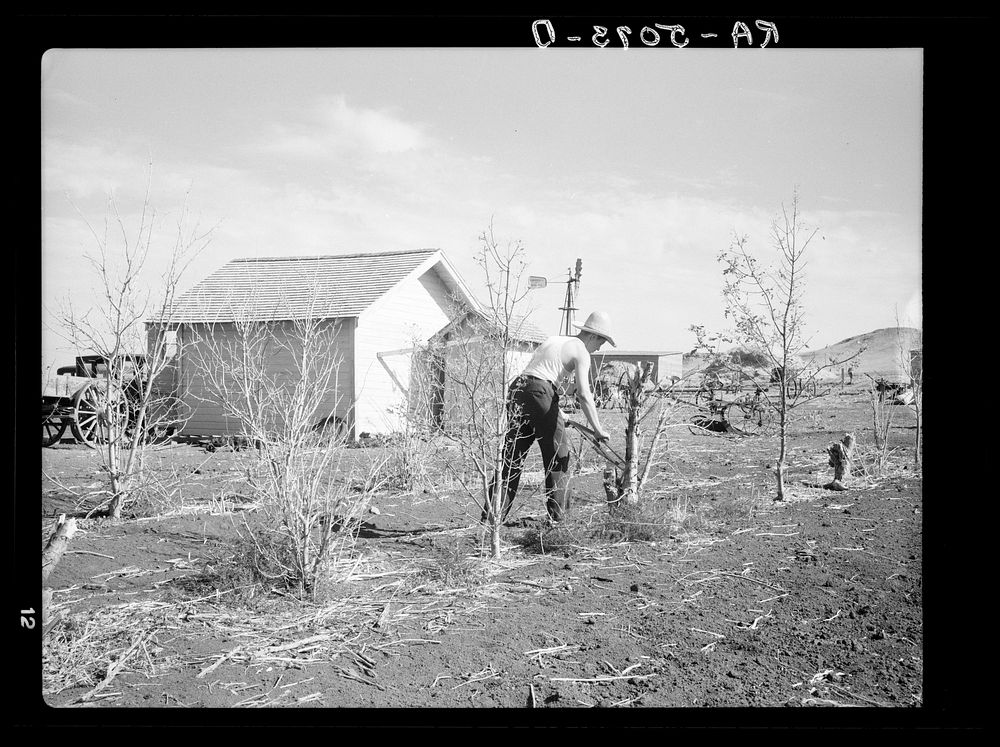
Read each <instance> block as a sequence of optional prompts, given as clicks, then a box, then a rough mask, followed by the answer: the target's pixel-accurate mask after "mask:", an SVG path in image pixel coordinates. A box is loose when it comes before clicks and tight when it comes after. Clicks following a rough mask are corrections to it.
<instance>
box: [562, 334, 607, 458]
mask: <svg viewBox="0 0 1000 747" xmlns="http://www.w3.org/2000/svg"><path fill="white" fill-rule="evenodd" d="M571 368H572V369H573V370H574V371H575V372H576V398H577V400H578V401H579V402H580V409H581V410H583V414H584V415H586V416H587V420H588V421H590V427H591V428H593V429H594V433H596V434H597V437H598V438H599V439H604V440H606V439H609V438H611V434H610V433H608V432H607V431H605V430H604V429H603V428H602V427H601V422H600V420H598V418H597V405H595V404H594V395H593V393H592V392H591V391H590V353H588V352H587V348H585V347H584V346H583V344H582V343H581V344H580V345H577V346H574V348H573V362H572V365H571Z"/></svg>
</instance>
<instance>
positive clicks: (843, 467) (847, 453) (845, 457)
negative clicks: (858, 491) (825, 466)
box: [823, 433, 854, 490]
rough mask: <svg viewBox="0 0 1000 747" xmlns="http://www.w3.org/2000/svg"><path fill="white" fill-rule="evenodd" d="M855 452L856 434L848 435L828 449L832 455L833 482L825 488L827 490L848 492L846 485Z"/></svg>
mask: <svg viewBox="0 0 1000 747" xmlns="http://www.w3.org/2000/svg"><path fill="white" fill-rule="evenodd" d="M853 451H854V434H853V433H848V434H847V435H846V436H844V438H843V439H842V440H841V441H834V442H833V443H832V444H830V446H829V447H828V448H827V453H829V455H830V466H831V467H833V480H831V481H830V482H828V483H827V484H826V485H824V486H823V487H824V488H826V489H827V490H847V486H846V485H845V484H844V483H845V482H846V480H847V478H848V476H849V475H850V474H851V453H852V452H853Z"/></svg>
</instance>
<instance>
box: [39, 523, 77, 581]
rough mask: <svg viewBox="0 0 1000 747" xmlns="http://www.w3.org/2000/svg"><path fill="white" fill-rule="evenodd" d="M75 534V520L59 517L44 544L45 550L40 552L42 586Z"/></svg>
mask: <svg viewBox="0 0 1000 747" xmlns="http://www.w3.org/2000/svg"><path fill="white" fill-rule="evenodd" d="M75 533H76V519H73V518H70V519H67V518H66V514H63V515H62V516H60V517H59V521H58V523H57V524H56V530H55V531H54V532H53V533H52V536H51V537H49V541H48V542H46V543H45V549H44V550H42V586H44V585H45V582H46V581H48V580H49V574H51V573H52V571H53V569H54V568H55V567H56V566H57V565H58V564H59V561H60V560H61V559H62V556H63V553H64V552H66V548H67V547H69V541H70V540H71V539H72V538H73V535H74V534H75Z"/></svg>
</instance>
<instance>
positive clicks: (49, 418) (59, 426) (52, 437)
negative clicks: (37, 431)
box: [42, 411, 66, 447]
mask: <svg viewBox="0 0 1000 747" xmlns="http://www.w3.org/2000/svg"><path fill="white" fill-rule="evenodd" d="M65 430H66V423H65V422H64V421H63V419H62V418H61V417H60V416H59V415H56V414H55V411H53V412H50V413H48V414H47V415H43V416H42V446H43V447H44V446H52V445H53V444H57V443H59V440H60V439H61V438H62V435H63V432H64V431H65Z"/></svg>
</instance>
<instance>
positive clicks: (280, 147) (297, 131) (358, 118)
mask: <svg viewBox="0 0 1000 747" xmlns="http://www.w3.org/2000/svg"><path fill="white" fill-rule="evenodd" d="M431 143H432V140H431V138H430V137H429V136H428V135H427V134H426V133H425V132H424V129H423V128H421V127H420V126H418V125H414V124H411V123H409V122H406V121H404V120H402V119H401V118H399V117H398V116H395V115H393V114H391V113H389V112H387V111H383V110H376V109H366V108H363V107H353V106H350V105H349V104H348V103H347V100H346V99H345V98H344V97H343V96H337V97H335V98H333V99H329V100H326V101H323V102H321V103H320V104H318V105H317V107H316V108H315V109H314V110H313V111H312V112H310V113H309V117H308V121H306V122H300V123H291V124H290V123H283V124H281V125H280V126H276V127H275V128H274V131H273V134H272V136H271V137H270V138H269V139H268V141H267V142H266V143H263V144H261V143H257V144H254V146H253V148H255V149H257V148H259V149H260V150H262V151H265V152H269V153H277V154H281V155H288V156H297V157H301V158H332V157H336V156H340V155H343V154H345V153H355V154H357V155H363V154H365V153H369V154H376V155H386V154H393V155H398V154H402V153H410V152H414V151H419V150H421V149H424V148H427V147H428V146H429V145H430V144H431ZM359 152H360V153H359Z"/></svg>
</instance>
